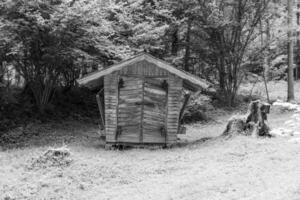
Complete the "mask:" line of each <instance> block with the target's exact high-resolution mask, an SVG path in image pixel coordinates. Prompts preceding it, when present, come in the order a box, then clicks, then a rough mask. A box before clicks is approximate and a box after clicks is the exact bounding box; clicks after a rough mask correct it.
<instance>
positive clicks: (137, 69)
mask: <svg viewBox="0 0 300 200" xmlns="http://www.w3.org/2000/svg"><path fill="white" fill-rule="evenodd" d="M118 73H119V74H120V75H140V76H147V77H149V76H150V77H151V76H168V75H169V72H168V71H167V70H164V69H161V68H159V67H156V66H155V65H154V64H152V63H150V62H148V61H140V62H137V63H135V64H133V65H129V66H126V67H124V68H123V69H121V70H120V71H119V72H118Z"/></svg>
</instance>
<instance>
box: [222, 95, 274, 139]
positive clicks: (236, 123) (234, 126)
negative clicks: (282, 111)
mask: <svg viewBox="0 0 300 200" xmlns="http://www.w3.org/2000/svg"><path fill="white" fill-rule="evenodd" d="M270 107H271V106H270V104H268V103H265V102H261V101H260V100H256V101H252V102H251V103H250V104H249V108H248V112H247V114H246V115H242V116H234V117H232V118H231V119H230V120H229V122H228V124H227V126H226V129H225V131H224V132H223V134H222V135H223V136H231V135H238V134H241V135H252V136H254V137H258V136H268V137H270V136H271V135H270V133H269V131H270V128H269V126H268V123H267V114H268V113H270Z"/></svg>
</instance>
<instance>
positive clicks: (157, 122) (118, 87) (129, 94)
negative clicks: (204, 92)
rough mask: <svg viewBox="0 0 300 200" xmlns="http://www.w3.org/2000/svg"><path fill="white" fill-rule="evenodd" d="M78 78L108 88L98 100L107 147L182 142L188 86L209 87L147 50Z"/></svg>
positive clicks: (82, 81)
mask: <svg viewBox="0 0 300 200" xmlns="http://www.w3.org/2000/svg"><path fill="white" fill-rule="evenodd" d="M77 82H78V83H79V84H80V85H84V86H86V87H88V88H91V89H93V88H98V89H100V91H102V92H103V91H104V92H103V95H102V98H103V99H101V98H100V97H101V96H99V95H97V101H98V105H99V110H100V115H101V121H102V126H103V129H104V131H103V132H104V134H105V136H106V137H105V138H106V145H107V146H110V145H128V146H131V145H134V146H136V145H162V146H170V145H172V144H174V143H176V141H177V134H180V133H181V132H182V130H184V129H183V128H182V127H181V125H180V123H179V121H180V115H182V113H183V109H184V107H185V104H186V103H187V102H186V103H184V101H183V95H182V92H183V88H187V89H189V90H192V91H197V90H198V89H208V88H209V84H208V83H207V82H206V81H204V80H202V79H199V78H198V77H196V76H194V75H192V74H189V73H186V72H184V71H182V70H179V69H177V68H175V67H173V66H171V65H170V64H168V63H166V62H165V61H162V60H159V59H157V58H154V57H153V56H151V55H149V54H146V53H142V54H139V55H138V56H136V57H134V58H131V59H129V60H126V61H123V62H121V63H118V64H116V65H113V66H110V67H108V68H105V69H103V70H100V71H97V72H94V73H91V74H88V75H87V76H85V77H83V78H81V79H78V80H77ZM101 88H103V89H101Z"/></svg>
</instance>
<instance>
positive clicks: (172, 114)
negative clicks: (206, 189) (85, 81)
mask: <svg viewBox="0 0 300 200" xmlns="http://www.w3.org/2000/svg"><path fill="white" fill-rule="evenodd" d="M120 75H127V76H130V75H133V76H139V77H143V76H145V77H165V78H166V79H167V80H168V85H169V89H168V102H167V114H166V118H167V120H166V128H167V144H173V143H176V141H177V132H178V119H179V112H180V108H181V106H182V102H181V92H182V86H183V81H182V79H181V78H179V77H177V76H175V75H173V74H170V73H169V72H168V71H167V70H164V69H161V68H158V67H156V66H155V65H154V64H152V63H149V62H147V61H141V62H138V63H135V64H133V65H131V66H127V67H124V68H123V69H122V70H120V71H117V72H114V73H112V74H109V75H107V76H105V78H104V94H105V130H106V141H107V142H116V140H115V133H116V129H117V124H118V122H117V110H118V79H119V76H120Z"/></svg>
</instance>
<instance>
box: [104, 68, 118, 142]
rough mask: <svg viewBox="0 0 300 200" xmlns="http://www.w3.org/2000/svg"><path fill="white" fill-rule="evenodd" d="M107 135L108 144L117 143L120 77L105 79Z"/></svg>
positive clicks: (111, 75)
mask: <svg viewBox="0 0 300 200" xmlns="http://www.w3.org/2000/svg"><path fill="white" fill-rule="evenodd" d="M104 95H105V96H104V101H105V134H106V142H115V141H116V140H115V134H116V129H117V105H118V75H116V74H109V75H107V76H105V77H104Z"/></svg>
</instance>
